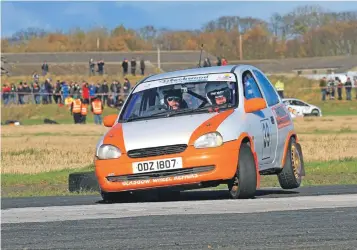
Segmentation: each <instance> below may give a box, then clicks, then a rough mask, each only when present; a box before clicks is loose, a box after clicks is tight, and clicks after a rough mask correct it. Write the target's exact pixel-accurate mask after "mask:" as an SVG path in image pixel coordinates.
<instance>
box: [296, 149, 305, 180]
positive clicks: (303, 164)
mask: <svg viewBox="0 0 357 250" xmlns="http://www.w3.org/2000/svg"><path fill="white" fill-rule="evenodd" d="M296 144H297V149H298V150H299V154H300V156H301V176H305V163H304V156H303V154H302V148H301V145H300V143H296Z"/></svg>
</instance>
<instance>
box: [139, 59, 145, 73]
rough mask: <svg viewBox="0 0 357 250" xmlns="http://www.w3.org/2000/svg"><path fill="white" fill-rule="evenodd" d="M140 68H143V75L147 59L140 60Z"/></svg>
mask: <svg viewBox="0 0 357 250" xmlns="http://www.w3.org/2000/svg"><path fill="white" fill-rule="evenodd" d="M140 70H141V75H144V74H145V61H144V59H141V60H140Z"/></svg>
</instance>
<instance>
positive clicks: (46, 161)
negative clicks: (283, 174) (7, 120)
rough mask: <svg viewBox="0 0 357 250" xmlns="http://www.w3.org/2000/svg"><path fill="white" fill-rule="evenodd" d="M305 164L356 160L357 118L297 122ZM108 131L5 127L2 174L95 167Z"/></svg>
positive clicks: (71, 127) (75, 127)
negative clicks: (97, 152) (98, 145)
mask: <svg viewBox="0 0 357 250" xmlns="http://www.w3.org/2000/svg"><path fill="white" fill-rule="evenodd" d="M295 125H296V131H297V132H298V136H299V139H300V141H301V144H302V147H303V151H304V158H305V161H308V162H310V161H329V160H339V159H344V158H352V157H356V149H355V142H356V141H357V116H355V117H353V116H351V117H343V116H339V117H328V118H305V119H299V120H296V122H295ZM107 129H108V128H106V127H104V126H97V125H90V124H87V125H35V126H3V127H2V129H1V137H2V138H1V139H2V141H1V162H2V169H1V172H2V173H39V172H46V171H51V170H61V169H68V168H70V169H74V168H80V167H85V166H88V165H90V164H92V163H93V156H94V150H95V145H96V143H97V141H98V139H99V138H100V136H101V135H103V134H104V133H105V132H106V131H107Z"/></svg>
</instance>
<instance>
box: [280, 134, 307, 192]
mask: <svg viewBox="0 0 357 250" xmlns="http://www.w3.org/2000/svg"><path fill="white" fill-rule="evenodd" d="M303 167H304V166H303V157H302V151H301V147H299V145H298V144H297V143H296V140H295V138H293V137H291V138H290V141H289V148H288V150H287V152H286V159H285V164H284V167H283V169H282V171H281V172H280V173H279V174H278V179H279V183H280V186H281V187H282V188H283V189H294V188H298V187H300V184H301V181H302V173H303Z"/></svg>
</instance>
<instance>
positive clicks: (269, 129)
mask: <svg viewBox="0 0 357 250" xmlns="http://www.w3.org/2000/svg"><path fill="white" fill-rule="evenodd" d="M252 71H253V74H254V77H255V78H256V79H257V83H258V86H259V88H260V89H261V90H262V94H263V96H264V98H265V100H266V102H267V108H266V109H265V110H264V113H265V115H266V118H265V119H264V120H262V121H261V122H262V130H263V138H264V139H265V140H267V139H269V144H266V143H263V152H264V154H263V158H262V159H261V160H262V164H271V163H273V162H275V158H276V153H277V147H278V126H277V120H276V117H275V115H274V113H273V110H272V109H273V108H276V107H277V106H278V105H281V104H280V99H279V96H278V94H277V93H276V91H275V89H274V87H273V86H272V85H271V83H270V82H269V80H268V79H267V78H266V77H265V75H264V74H263V73H262V72H260V71H259V70H257V69H253V70H252ZM283 105H284V104H283ZM267 133H269V136H267Z"/></svg>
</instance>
